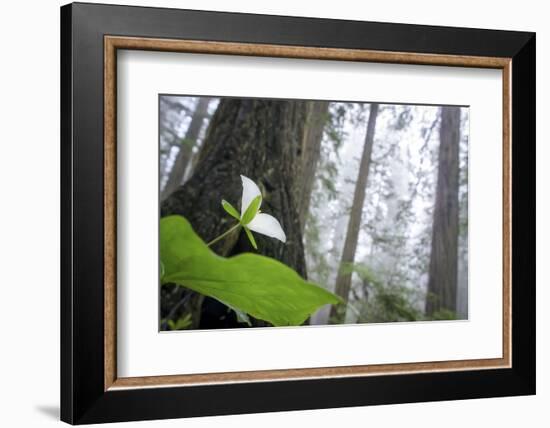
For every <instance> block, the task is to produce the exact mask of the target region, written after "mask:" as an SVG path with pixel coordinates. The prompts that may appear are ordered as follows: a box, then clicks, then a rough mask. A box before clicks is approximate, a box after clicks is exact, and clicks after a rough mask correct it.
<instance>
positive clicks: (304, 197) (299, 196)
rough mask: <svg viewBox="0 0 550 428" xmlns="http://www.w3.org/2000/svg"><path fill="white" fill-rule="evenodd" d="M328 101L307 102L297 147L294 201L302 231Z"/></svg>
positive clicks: (316, 165)
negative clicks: (300, 140) (296, 205)
mask: <svg viewBox="0 0 550 428" xmlns="http://www.w3.org/2000/svg"><path fill="white" fill-rule="evenodd" d="M328 107H329V102H328V101H312V102H308V103H307V114H306V117H307V118H306V124H305V129H304V134H303V138H302V145H301V147H300V149H299V153H298V155H299V158H300V160H299V162H298V163H297V166H298V174H297V181H298V182H297V190H296V203H297V204H298V215H299V217H300V225H301V227H302V231H303V230H304V227H305V222H306V219H307V215H308V213H309V206H310V200H311V193H312V191H313V184H314V181H315V172H316V171H317V167H318V165H319V160H320V158H321V142H322V139H323V130H324V128H325V124H326V122H327V118H328Z"/></svg>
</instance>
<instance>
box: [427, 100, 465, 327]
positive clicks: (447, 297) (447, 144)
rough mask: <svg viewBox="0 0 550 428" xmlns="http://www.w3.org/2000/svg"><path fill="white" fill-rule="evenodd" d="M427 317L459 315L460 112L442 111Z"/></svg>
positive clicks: (456, 110) (454, 109)
mask: <svg viewBox="0 0 550 428" xmlns="http://www.w3.org/2000/svg"><path fill="white" fill-rule="evenodd" d="M439 135H440V143H439V166H438V172H437V188H436V197H435V209H434V220H433V230H432V249H431V256H430V270H429V279H428V297H427V299H426V315H428V316H431V315H433V314H434V313H435V312H437V311H440V310H449V311H453V312H456V309H457V307H456V298H457V279H458V273H457V268H458V185H459V182H458V178H459V176H458V174H459V158H458V155H459V144H460V108H459V107H442V109H441V126H440V131H439Z"/></svg>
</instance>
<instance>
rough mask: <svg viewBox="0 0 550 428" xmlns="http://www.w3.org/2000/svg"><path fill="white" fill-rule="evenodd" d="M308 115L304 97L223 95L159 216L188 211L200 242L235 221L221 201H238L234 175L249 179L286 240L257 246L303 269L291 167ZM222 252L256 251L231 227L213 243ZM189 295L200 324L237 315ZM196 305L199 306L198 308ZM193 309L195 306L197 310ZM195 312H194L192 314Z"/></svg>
mask: <svg viewBox="0 0 550 428" xmlns="http://www.w3.org/2000/svg"><path fill="white" fill-rule="evenodd" d="M307 113H308V104H307V102H302V101H285V100H265V99H230V98H228V99H223V100H221V101H220V104H219V105H218V108H217V110H216V112H215V113H214V115H213V117H212V119H211V120H210V124H209V127H208V130H207V133H206V137H205V139H204V142H203V144H202V147H201V151H200V153H199V156H198V160H197V164H196V168H195V172H194V173H193V175H192V176H191V178H190V179H189V180H188V181H186V182H185V184H183V185H182V186H180V187H179V188H178V189H177V190H176V191H174V192H173V193H172V194H170V196H168V197H167V199H166V200H164V202H163V203H162V205H161V215H162V216H166V215H170V214H179V215H182V216H184V217H186V218H187V219H188V220H189V222H190V223H191V225H192V226H193V229H194V230H195V231H196V232H197V234H198V235H199V236H200V237H201V238H202V239H203V240H204V241H206V242H208V241H210V240H212V239H213V238H215V237H217V236H219V235H220V234H221V233H223V232H225V231H227V230H228V229H229V228H230V227H231V226H232V225H233V224H234V222H235V221H234V219H232V218H231V217H230V216H228V215H227V214H226V213H225V211H224V210H223V208H222V206H221V201H222V199H226V200H228V201H230V202H231V203H233V204H234V205H236V206H237V209H239V208H240V207H239V206H238V204H239V202H240V200H241V193H242V185H241V179H240V177H239V176H240V175H241V174H242V175H245V176H247V177H250V178H251V179H252V180H254V181H255V182H256V183H257V184H258V185H259V187H260V189H261V191H262V194H263V196H264V199H263V202H262V207H261V209H262V211H265V212H267V213H269V214H272V215H274V216H275V217H276V218H277V219H278V220H279V221H280V223H281V225H282V227H283V230H284V231H285V233H286V236H287V241H286V243H284V244H283V243H282V242H279V241H278V240H275V239H271V238H267V237H263V236H262V235H256V241H257V244H258V248H259V250H258V251H259V252H260V253H261V254H263V255H266V256H269V257H273V258H275V259H277V260H280V261H281V262H283V263H285V264H286V265H288V266H290V267H292V268H294V269H295V270H296V271H297V272H298V273H300V274H301V275H302V276H305V275H306V269H305V261H304V249H303V244H302V231H301V227H300V220H299V215H298V204H297V202H296V196H295V194H294V191H295V189H296V181H297V180H296V171H297V170H298V162H299V156H298V154H299V150H300V147H301V144H302V141H303V137H304V127H305V122H306V120H305V119H306V117H307ZM212 248H213V250H214V251H216V252H217V253H218V254H220V255H224V256H230V255H233V254H237V253H241V252H243V251H254V250H253V249H252V248H251V246H250V244H249V242H248V240H247V238H246V236H245V235H244V234H243V233H238V232H234V233H233V234H231V235H229V236H228V237H227V238H226V239H224V240H221V241H220V242H218V243H216V244H214V245H213V247H212ZM196 300H197V299H189V301H190V308H191V310H192V311H193V313H194V316H193V323H194V325H195V326H197V325H200V327H201V328H209V327H234V326H236V321H235V319H234V318H233V319H232V318H231V317H230V316H227V314H228V312H227V308H225V307H223V308H220V305H221V304H219V303H217V302H212V301H210V302H209V304H208V305H206V303H207V302H206V301H205V303H204V304H202V305H201V302H198V303H197V301H196ZM193 302H194V303H193ZM201 306H202V309H201ZM197 308H198V309H199V312H198V311H197ZM198 313H200V316H197V315H198Z"/></svg>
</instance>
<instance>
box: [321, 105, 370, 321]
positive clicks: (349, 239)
mask: <svg viewBox="0 0 550 428" xmlns="http://www.w3.org/2000/svg"><path fill="white" fill-rule="evenodd" d="M378 108H379V106H378V104H376V103H375V104H371V105H370V111H369V121H368V124H367V133H366V135H365V145H364V149H363V155H362V156H361V163H360V164H359V173H358V175H357V182H356V183H355V193H354V195H353V204H352V207H351V213H350V217H349V221H348V228H347V232H346V240H345V242H344V249H343V251H342V259H341V261H340V268H339V269H338V276H337V277H336V289H335V292H336V294H337V295H338V296H340V297H341V298H342V299H343V300H344V302H346V303H347V301H348V296H349V292H350V288H351V273H350V272H347V271H346V268H347V267H348V266H349V265H350V264H352V263H353V262H354V261H355V251H356V250H357V241H358V239H359V231H360V228H361V217H362V214H363V205H364V203H365V191H366V189H367V179H368V176H369V167H370V162H371V154H372V147H373V145H374V131H375V128H376V118H377V116H378ZM341 308H343V306H333V307H332V309H331V312H330V316H331V318H333V319H336V320H337V321H338V322H342V321H344V318H345V313H342V309H341Z"/></svg>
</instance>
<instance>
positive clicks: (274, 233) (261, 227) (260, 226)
mask: <svg viewBox="0 0 550 428" xmlns="http://www.w3.org/2000/svg"><path fill="white" fill-rule="evenodd" d="M247 227H248V228H249V229H250V230H252V231H254V232H257V233H261V234H262V235H267V236H269V237H271V238H276V239H278V240H279V241H283V242H286V235H285V232H284V231H283V228H282V227H281V224H280V223H279V221H278V220H277V219H276V218H275V217H273V216H271V215H269V214H264V213H258V214H256V217H254V218H253V219H252V221H251V222H250V223H248V224H247Z"/></svg>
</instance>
